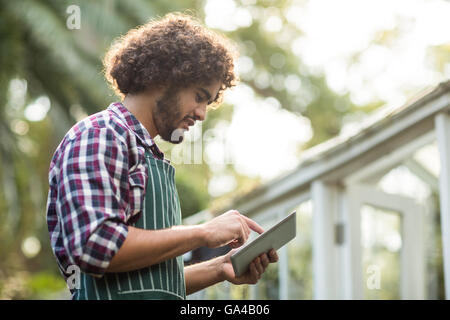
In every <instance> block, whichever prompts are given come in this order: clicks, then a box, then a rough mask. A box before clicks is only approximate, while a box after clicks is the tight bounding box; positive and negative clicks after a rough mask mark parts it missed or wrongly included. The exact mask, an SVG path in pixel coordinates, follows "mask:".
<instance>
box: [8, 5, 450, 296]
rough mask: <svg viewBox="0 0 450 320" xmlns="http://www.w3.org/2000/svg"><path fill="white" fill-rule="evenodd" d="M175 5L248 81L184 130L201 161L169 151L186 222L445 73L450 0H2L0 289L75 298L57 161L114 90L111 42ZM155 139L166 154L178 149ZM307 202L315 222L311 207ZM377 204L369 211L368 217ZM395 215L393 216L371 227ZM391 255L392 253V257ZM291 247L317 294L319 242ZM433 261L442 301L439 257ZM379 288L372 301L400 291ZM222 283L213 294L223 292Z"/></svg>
mask: <svg viewBox="0 0 450 320" xmlns="http://www.w3.org/2000/svg"><path fill="white" fill-rule="evenodd" d="M74 8H75V9H74ZM77 8H78V9H77ZM77 10H78V11H77ZM173 11H179V12H180V11H181V12H186V13H190V14H192V15H195V16H196V17H198V18H199V19H200V20H201V21H203V22H204V23H205V25H206V26H208V27H210V28H212V29H214V30H216V31H218V32H221V33H223V34H225V35H226V36H227V37H229V38H231V39H232V40H233V41H234V42H235V43H236V45H237V47H238V49H239V52H240V57H239V59H238V60H237V63H236V69H237V72H238V73H239V76H240V79H241V82H240V84H239V85H238V86H237V87H235V88H233V89H232V90H230V91H229V92H227V94H226V95H225V101H224V103H223V105H222V106H221V107H220V108H218V109H217V110H212V111H210V112H209V113H208V116H207V119H206V121H204V123H203V124H201V128H197V130H193V132H192V133H191V134H190V136H189V137H188V140H187V143H189V142H192V141H199V139H200V140H201V143H202V144H201V146H202V147H201V149H200V150H201V151H200V152H201V157H202V159H201V161H199V162H198V163H191V162H189V161H178V162H177V161H174V165H175V167H176V169H177V175H176V182H177V187H178V192H179V194H180V198H181V207H182V213H183V217H184V218H187V217H189V216H191V215H193V214H195V213H197V212H201V211H202V210H205V209H214V208H222V207H224V206H225V205H226V204H227V203H230V201H232V199H235V198H236V197H238V196H242V195H244V194H247V193H249V192H251V191H252V190H254V189H255V188H258V187H259V186H261V185H262V184H264V183H267V182H268V181H271V179H274V178H276V177H279V176H280V175H283V174H285V173H286V172H289V171H290V170H292V169H294V168H295V167H296V166H297V165H298V163H299V158H300V157H301V156H302V154H303V152H304V151H305V150H307V149H309V148H311V147H313V146H316V145H318V144H320V143H322V142H325V141H327V140H329V139H331V138H333V137H335V136H337V135H339V134H342V133H345V132H351V131H352V130H353V128H354V127H355V125H356V124H358V123H360V122H361V121H362V120H363V119H365V118H366V116H367V115H368V114H369V113H371V112H373V111H376V110H377V109H378V108H380V107H386V106H387V107H389V106H399V105H402V104H403V103H405V102H406V101H407V100H408V99H409V98H411V97H412V96H413V95H414V94H415V93H417V92H418V91H420V90H423V89H424V88H428V87H432V86H435V85H436V84H438V83H440V82H442V81H444V80H445V79H448V78H450V33H449V32H448V30H450V19H448V17H450V2H449V1H445V0H427V1H425V0H389V1H388V0H376V1H375V0H373V1H372V0H338V1H336V0H280V1H277V0H172V1H162V0H152V1H145V0H129V1H118V0H98V1H88V0H71V1H64V0H18V1H7V0H0V70H1V72H0V136H1V139H0V299H64V298H67V297H68V292H67V289H66V284H65V282H64V281H63V278H62V277H61V276H60V274H59V272H58V269H57V265H56V261H55V259H54V257H53V254H52V251H51V247H50V242H49V236H48V231H47V225H46V201H47V192H48V180H47V179H48V176H47V174H48V168H49V163H50V159H51V157H52V155H53V152H54V151H55V149H56V147H57V146H58V144H59V142H60V141H61V139H62V137H63V136H64V134H65V133H66V132H67V130H68V129H69V128H70V127H71V126H72V125H73V124H75V123H76V122H77V121H78V120H81V119H82V118H83V117H85V116H86V115H89V114H92V113H95V112H97V111H100V110H102V109H105V108H106V107H107V106H108V105H109V104H110V103H111V102H114V101H117V100H118V99H119V98H118V97H116V96H115V95H114V93H113V91H112V90H111V89H110V88H109V87H108V85H107V83H106V81H105V79H104V77H103V74H102V63H101V60H102V58H103V55H104V53H105V52H106V50H107V49H108V47H109V46H110V45H111V43H112V42H113V40H114V39H115V38H116V37H118V36H120V35H123V34H125V33H126V32H127V31H128V30H129V29H131V28H134V27H136V26H138V25H140V24H143V23H145V22H147V21H148V20H149V19H152V18H155V17H158V16H162V15H164V14H166V13H168V12H173ZM77 12H79V21H77V17H76V16H74V14H77ZM77 22H79V23H78V25H77ZM196 132H197V133H198V132H200V134H196ZM206 133H208V134H206ZM205 134H206V135H205ZM206 136H207V137H206ZM157 142H158V144H159V145H161V148H162V149H163V151H165V152H166V153H167V154H168V155H169V158H170V156H171V154H172V152H173V149H172V146H170V145H168V144H166V143H163V142H162V141H159V140H158V141H157ZM425 153H426V151H425ZM274 157H275V158H276V161H274ZM224 159H225V160H226V161H224ZM393 179H394V180H396V179H395V178H393ZM397 181H398V180H397ZM384 183H386V184H387V185H389V181H384ZM392 183H393V182H391V184H392ZM436 201H437V200H436ZM302 208H303V209H302V210H303V211H302V212H303V213H302V217H303V218H302V219H304V221H306V222H307V221H308V219H310V216H311V208H310V205H308V203H306V204H304V205H303V207H302ZM376 214H377V213H376V211H374V210H372V211H370V210H369V212H368V213H367V214H366V215H365V218H364V220H363V222H362V223H363V227H364V225H367V224H369V225H370V219H371V217H372V216H374V215H376ZM438 220H439V219H438ZM438 220H437V222H436V223H437V224H438V223H439V221H438ZM398 224H399V222H398V221H397V220H395V219H392V218H389V217H387V218H386V219H385V224H384V227H383V228H380V229H376V230H377V231H376V234H375V235H374V237H378V238H379V239H384V238H385V237H386V236H387V235H391V234H392V233H393V232H394V231H395V230H398V229H399V227H398ZM308 226H309V224H308V223H305V224H302V229H304V228H306V229H304V233H303V234H302V237H308V234H310V232H311V230H310V229H308V228H309V227H308ZM386 226H387V227H386ZM392 230H394V231H392ZM394 233H395V232H394ZM394 238H395V234H394ZM367 241H369V240H367ZM439 241H440V238H439V239H438V240H436V242H435V244H436V248H438V247H439V243H440V242H439ZM387 246H390V247H392V241H391V242H389V243H388V244H387ZM390 247H389V248H390ZM394 247H395V241H394ZM392 252H395V248H394V251H392V250H391V251H389V250H387V251H386V257H387V258H386V259H385V261H391V262H390V263H392V264H393V265H395V264H396V263H398V261H397V260H398V259H397V258H396V257H395V255H394V256H393V257H392V259H391V258H389V257H390V256H391V255H392ZM295 254H296V255H299V257H298V259H297V260H296V261H297V264H298V265H297V266H296V267H295V266H293V267H292V270H293V271H292V272H294V273H298V274H301V277H300V276H299V279H300V278H301V279H302V280H301V281H302V284H301V288H302V289H301V293H298V295H297V296H294V297H296V298H305V299H310V298H312V296H313V295H312V292H311V290H312V284H311V277H312V275H311V270H310V269H307V268H306V267H305V265H304V264H303V263H302V261H306V260H308V259H309V260H310V259H311V258H310V256H311V248H310V247H309V246H306V247H302V248H300V249H299V250H297V251H295ZM433 257H434V258H433V259H434V260H433V262H432V264H433V270H434V276H435V279H437V280H435V282H434V287H433V289H432V290H433V297H434V298H436V299H439V298H443V297H444V293H443V284H442V283H443V280H442V257H441V256H440V255H439V254H437V255H436V256H433ZM389 259H391V260H389ZM309 260H308V261H309ZM305 268H306V269H305ZM271 270H272V269H271ZM276 274H277V273H276V270H275V271H273V270H272V271H270V270H269V272H268V274H267V276H266V277H267V278H266V282H263V284H262V285H261V286H260V288H262V289H261V290H264V292H266V293H265V294H264V295H262V296H260V297H261V298H271V297H273V296H271V295H270V287H271V281H272V280H273V279H274V278H275V277H276ZM395 276H396V275H393V277H395ZM397 276H398V275H397ZM271 279H272V280H271ZM384 288H385V289H386V288H387V289H386V290H385V292H384V291H380V292H377V293H376V294H377V295H376V296H370V295H369V296H368V297H369V298H385V299H388V298H394V299H395V298H398V294H396V293H395V290H394V291H392V290H389V285H388V284H387V285H386V286H385V287H384ZM220 290H221V289H217V290H216V291H214V290H213V291H211V292H210V293H209V295H208V296H207V297H209V298H217V297H219V298H220V297H221V296H220V292H221V291H220ZM233 290H234V291H233V292H232V295H231V296H228V297H231V298H246V297H248V290H249V289H248V287H245V286H243V287H237V288H235V289H233ZM430 290H431V289H430ZM380 295H381V296H380Z"/></svg>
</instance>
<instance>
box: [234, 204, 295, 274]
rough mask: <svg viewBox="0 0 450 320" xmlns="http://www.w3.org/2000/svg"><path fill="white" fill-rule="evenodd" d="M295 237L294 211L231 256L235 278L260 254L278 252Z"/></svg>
mask: <svg viewBox="0 0 450 320" xmlns="http://www.w3.org/2000/svg"><path fill="white" fill-rule="evenodd" d="M295 236H296V211H294V212H292V213H290V214H289V215H288V216H287V217H285V218H284V219H283V220H281V221H279V222H278V223H277V224H275V225H274V226H273V227H271V228H270V229H268V230H266V231H264V232H263V233H261V234H260V235H258V236H257V237H256V238H255V239H253V240H252V241H249V242H247V243H246V244H244V245H243V246H242V247H240V248H239V249H238V250H237V251H236V252H235V253H233V255H232V256H231V264H232V265H233V269H234V273H235V274H236V276H237V277H239V276H241V275H242V274H243V273H245V272H246V271H247V269H248V268H249V265H250V263H251V262H252V261H253V260H254V259H255V258H256V257H257V256H259V255H260V254H261V253H264V252H268V251H269V250H270V249H275V250H278V249H279V248H281V247H282V246H284V245H285V244H286V243H288V242H289V241H291V240H292V239H294V238H295Z"/></svg>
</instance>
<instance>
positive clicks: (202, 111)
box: [194, 104, 206, 121]
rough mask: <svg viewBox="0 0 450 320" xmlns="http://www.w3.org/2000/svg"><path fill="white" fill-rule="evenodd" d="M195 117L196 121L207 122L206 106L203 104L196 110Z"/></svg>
mask: <svg viewBox="0 0 450 320" xmlns="http://www.w3.org/2000/svg"><path fill="white" fill-rule="evenodd" d="M194 117H195V120H200V121H203V120H205V117H206V105H203V104H201V105H199V106H198V107H197V108H195V110H194Z"/></svg>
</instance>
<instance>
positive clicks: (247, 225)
mask: <svg viewBox="0 0 450 320" xmlns="http://www.w3.org/2000/svg"><path fill="white" fill-rule="evenodd" d="M201 227H202V229H203V231H204V241H205V244H206V246H207V247H210V248H217V247H221V246H224V245H226V244H228V245H230V246H231V247H232V248H237V247H240V246H241V245H243V244H244V243H245V242H246V241H247V239H248V237H249V235H250V232H251V230H253V231H256V232H258V233H263V232H264V230H263V228H261V226H260V225H259V224H257V223H256V222H255V221H253V220H252V219H250V218H248V217H246V216H244V215H242V214H240V213H239V212H238V211H236V210H230V211H227V212H225V213H224V214H222V215H220V216H218V217H216V218H214V219H212V220H211V221H208V222H206V223H204V224H203V225H201Z"/></svg>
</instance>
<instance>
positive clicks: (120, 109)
mask: <svg viewBox="0 0 450 320" xmlns="http://www.w3.org/2000/svg"><path fill="white" fill-rule="evenodd" d="M108 109H109V110H111V111H112V112H114V113H115V114H116V115H117V116H118V117H119V118H120V119H121V120H122V121H123V123H124V124H125V125H126V126H127V127H128V128H129V129H130V130H131V131H133V133H134V134H135V136H136V137H137V138H138V139H139V140H140V141H141V142H142V144H143V145H144V146H146V147H147V148H149V149H150V150H151V152H152V153H153V154H154V155H155V156H156V157H158V158H159V159H164V153H163V152H162V151H161V150H160V149H159V148H158V146H157V145H156V143H155V141H153V138H152V137H151V136H150V133H149V132H148V131H147V129H145V127H144V126H143V125H142V123H141V122H139V120H138V119H137V118H136V117H135V116H134V115H133V114H132V113H131V112H130V111H129V110H128V109H127V108H126V107H125V106H124V105H123V104H122V103H121V102H114V103H111V104H110V105H109V107H108Z"/></svg>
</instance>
